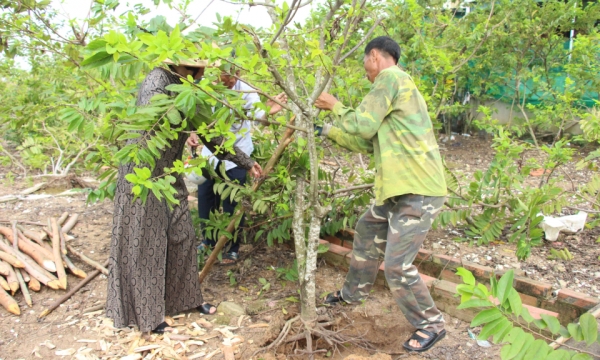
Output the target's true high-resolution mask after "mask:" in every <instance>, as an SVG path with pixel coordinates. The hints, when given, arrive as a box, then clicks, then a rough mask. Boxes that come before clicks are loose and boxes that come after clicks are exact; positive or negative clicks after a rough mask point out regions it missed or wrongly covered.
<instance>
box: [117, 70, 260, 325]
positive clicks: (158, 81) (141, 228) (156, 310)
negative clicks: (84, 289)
mask: <svg viewBox="0 0 600 360" xmlns="http://www.w3.org/2000/svg"><path fill="white" fill-rule="evenodd" d="M166 63H167V64H168V65H169V68H170V71H169V70H166V69H163V68H161V67H157V68H155V69H153V70H152V71H151V72H150V73H149V74H148V76H146V78H145V79H144V82H143V83H142V85H141V87H140V90H139V93H138V97H137V102H136V105H137V106H144V105H148V104H149V103H150V99H151V98H152V97H153V96H154V95H157V94H167V95H173V93H171V92H169V91H168V90H166V87H167V86H169V85H171V84H180V83H181V82H182V80H181V78H186V77H187V76H188V75H191V76H193V77H194V78H195V79H198V78H201V77H202V75H203V74H204V66H205V64H204V63H202V62H182V63H179V64H178V65H176V64H174V63H173V62H170V61H166ZM141 138H143V137H139V138H137V139H131V140H128V142H127V144H132V143H137V142H138V141H139V139H141ZM186 139H187V133H181V134H180V135H179V136H178V138H177V139H175V140H171V141H170V144H169V145H170V146H168V147H167V148H165V150H163V151H162V152H161V157H160V158H159V159H157V160H156V166H155V167H154V170H153V173H152V176H153V177H156V176H160V175H162V173H163V169H164V168H165V167H171V166H172V165H173V162H174V161H175V160H178V159H181V157H182V155H183V149H184V146H185V143H186ZM221 140H222V139H220V138H215V139H212V140H211V141H210V142H206V143H205V145H206V146H207V147H209V148H211V150H216V149H215V146H217V145H219V144H221ZM234 149H235V148H234ZM235 150H236V151H235V155H232V154H229V153H227V154H222V155H217V157H218V158H220V159H222V160H230V161H233V162H234V163H236V164H237V165H238V166H240V167H243V168H245V169H248V170H249V172H250V174H251V175H252V176H254V177H257V176H260V173H261V171H262V169H261V168H260V165H258V163H256V162H254V161H253V160H252V159H250V157H249V156H247V155H246V154H244V153H243V152H242V151H239V149H235ZM134 167H135V164H132V163H128V164H124V165H121V166H120V167H119V177H118V181H117V188H116V192H115V200H114V204H115V208H114V215H113V231H112V237H111V251H110V265H109V266H110V268H109V269H110V270H109V271H110V272H109V276H108V291H107V305H106V314H107V316H108V317H109V318H112V319H113V320H114V326H115V327H117V328H122V327H126V326H131V325H137V326H138V328H139V330H140V331H143V332H146V331H154V332H157V333H162V332H164V330H165V328H166V327H167V326H168V325H167V324H166V323H165V322H164V320H165V316H168V315H175V314H178V313H180V312H182V311H186V310H189V309H192V308H197V309H198V310H199V311H200V312H201V313H203V314H214V313H215V311H216V308H215V307H214V306H213V305H211V304H208V303H206V302H204V301H203V299H202V293H201V291H200V282H199V279H198V273H197V271H198V269H197V256H196V246H195V245H196V244H195V242H196V235H195V231H194V228H193V225H192V219H191V217H190V211H189V208H188V201H187V198H188V192H187V189H186V187H185V185H184V182H183V178H182V177H181V176H180V175H178V176H176V181H175V183H174V184H173V187H174V188H175V189H176V190H177V194H176V195H175V198H176V199H177V200H179V205H176V206H174V207H173V208H172V209H169V207H168V206H167V203H166V201H165V199H161V200H158V199H157V198H156V197H155V196H154V195H153V194H152V192H150V193H149V195H148V197H147V199H146V202H145V204H142V201H141V200H140V199H139V198H138V199H136V200H135V201H134V200H133V198H134V195H133V193H132V186H133V185H132V184H131V183H130V182H128V181H127V180H126V179H125V176H126V175H127V174H130V173H133V169H134Z"/></svg>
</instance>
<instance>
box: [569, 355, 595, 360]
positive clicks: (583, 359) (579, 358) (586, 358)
mask: <svg viewBox="0 0 600 360" xmlns="http://www.w3.org/2000/svg"><path fill="white" fill-rule="evenodd" d="M593 359H594V358H593V357H591V356H590V355H588V354H584V353H579V354H575V355H574V356H573V357H572V358H571V360H593Z"/></svg>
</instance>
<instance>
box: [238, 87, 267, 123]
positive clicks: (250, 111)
mask: <svg viewBox="0 0 600 360" xmlns="http://www.w3.org/2000/svg"><path fill="white" fill-rule="evenodd" d="M241 85H242V86H241V90H244V91H252V90H254V89H253V88H251V87H250V86H248V85H246V84H244V83H242V84H241ZM242 98H243V99H244V100H246V104H245V105H244V109H245V110H246V115H247V116H248V117H249V118H251V119H262V118H263V117H264V116H265V111H264V110H262V109H257V108H255V107H254V104H256V103H259V102H260V96H258V94H257V93H255V92H247V93H244V95H243V96H242Z"/></svg>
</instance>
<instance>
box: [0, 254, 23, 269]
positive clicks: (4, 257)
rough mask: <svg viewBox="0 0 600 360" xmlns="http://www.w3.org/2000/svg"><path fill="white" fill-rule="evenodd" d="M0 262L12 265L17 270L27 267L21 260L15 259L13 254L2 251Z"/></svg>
mask: <svg viewBox="0 0 600 360" xmlns="http://www.w3.org/2000/svg"><path fill="white" fill-rule="evenodd" d="M0 260H4V261H5V262H7V263H9V264H10V265H12V266H13V267H15V268H23V267H25V265H24V264H23V262H22V261H21V260H19V259H17V258H16V257H14V256H12V255H11V254H8V253H6V252H4V251H0Z"/></svg>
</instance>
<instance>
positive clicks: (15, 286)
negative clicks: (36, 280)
mask: <svg viewBox="0 0 600 360" xmlns="http://www.w3.org/2000/svg"><path fill="white" fill-rule="evenodd" d="M4 264H5V265H6V266H8V275H6V281H7V282H8V286H9V287H10V292H11V293H12V295H14V294H15V293H16V292H17V290H19V279H18V278H17V274H16V273H15V269H13V267H12V266H10V265H8V264H7V263H4Z"/></svg>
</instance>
